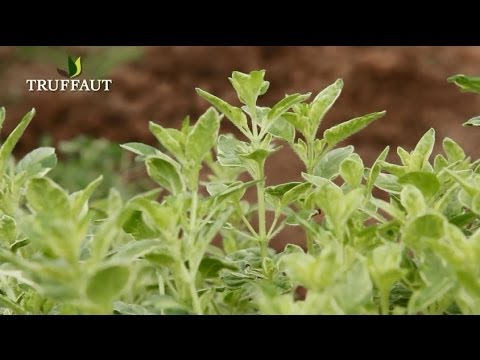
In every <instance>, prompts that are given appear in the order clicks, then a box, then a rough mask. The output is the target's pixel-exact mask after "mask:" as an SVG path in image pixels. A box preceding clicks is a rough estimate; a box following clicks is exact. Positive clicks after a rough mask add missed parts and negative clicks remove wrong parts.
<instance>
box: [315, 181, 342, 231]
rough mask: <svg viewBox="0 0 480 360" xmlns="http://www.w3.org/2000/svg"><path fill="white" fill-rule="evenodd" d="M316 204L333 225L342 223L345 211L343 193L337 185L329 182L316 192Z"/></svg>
mask: <svg viewBox="0 0 480 360" xmlns="http://www.w3.org/2000/svg"><path fill="white" fill-rule="evenodd" d="M315 203H316V204H317V206H318V207H319V208H320V209H322V210H323V211H324V212H325V214H326V215H327V216H328V217H329V218H330V220H331V221H332V222H333V223H337V222H339V221H342V219H341V216H342V215H343V212H344V210H345V204H344V202H343V192H342V189H340V188H339V187H338V186H337V185H335V184H334V183H332V182H328V183H326V184H325V185H323V186H322V187H321V188H319V189H318V190H317V191H316V192H315Z"/></svg>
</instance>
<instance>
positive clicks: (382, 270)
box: [369, 243, 404, 291]
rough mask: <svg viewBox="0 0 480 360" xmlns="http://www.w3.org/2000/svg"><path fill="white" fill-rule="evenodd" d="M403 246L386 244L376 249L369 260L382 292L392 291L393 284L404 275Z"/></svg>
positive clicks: (371, 270)
mask: <svg viewBox="0 0 480 360" xmlns="http://www.w3.org/2000/svg"><path fill="white" fill-rule="evenodd" d="M403 249H404V248H403V246H402V245H401V244H397V243H386V244H384V245H381V246H379V247H376V248H375V249H374V250H373V251H372V253H371V256H370V258H369V269H370V272H371V274H372V278H373V280H374V281H375V284H376V285H377V286H378V287H379V288H380V289H382V290H385V291H390V289H391V287H392V286H393V284H394V283H395V282H396V281H398V280H400V279H401V278H402V276H403V274H404V271H402V269H401V267H400V266H401V261H402V253H403Z"/></svg>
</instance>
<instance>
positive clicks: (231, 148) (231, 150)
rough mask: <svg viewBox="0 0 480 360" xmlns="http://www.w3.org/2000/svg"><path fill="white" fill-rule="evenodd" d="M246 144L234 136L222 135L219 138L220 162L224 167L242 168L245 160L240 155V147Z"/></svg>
mask: <svg viewBox="0 0 480 360" xmlns="http://www.w3.org/2000/svg"><path fill="white" fill-rule="evenodd" d="M242 144H244V143H242V142H241V141H239V140H237V139H235V138H234V137H233V136H232V135H230V136H227V135H220V136H219V137H218V144H217V152H218V162H219V163H220V165H222V166H232V167H242V166H243V165H244V160H243V159H241V158H240V157H239V155H238V149H239V147H240V146H241V145H242Z"/></svg>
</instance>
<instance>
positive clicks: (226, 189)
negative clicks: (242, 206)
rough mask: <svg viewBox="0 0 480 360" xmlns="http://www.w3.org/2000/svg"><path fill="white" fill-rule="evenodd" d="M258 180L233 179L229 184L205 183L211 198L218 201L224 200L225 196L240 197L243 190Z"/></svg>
mask: <svg viewBox="0 0 480 360" xmlns="http://www.w3.org/2000/svg"><path fill="white" fill-rule="evenodd" d="M258 182H259V180H251V181H247V182H242V181H235V182H233V183H230V184H223V183H222V184H218V183H217V184H215V183H210V184H207V191H208V193H209V194H210V195H211V196H212V198H213V199H214V200H215V201H216V202H217V203H218V202H222V201H224V200H225V199H226V198H227V197H230V196H234V195H235V199H238V200H239V199H240V198H241V197H242V196H243V194H244V193H245V190H246V189H247V188H249V187H250V186H252V185H255V184H257V183H258Z"/></svg>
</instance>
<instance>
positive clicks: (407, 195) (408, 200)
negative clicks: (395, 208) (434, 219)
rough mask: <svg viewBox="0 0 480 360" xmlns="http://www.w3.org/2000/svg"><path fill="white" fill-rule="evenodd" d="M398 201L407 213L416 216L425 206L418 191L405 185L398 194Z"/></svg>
mask: <svg viewBox="0 0 480 360" xmlns="http://www.w3.org/2000/svg"><path fill="white" fill-rule="evenodd" d="M400 201H401V203H402V206H403V207H404V208H405V209H406V210H407V213H408V214H410V215H413V216H417V215H419V214H421V213H423V212H424V211H425V210H426V208H427V205H426V204H425V199H424V198H423V195H422V193H421V192H420V190H419V189H417V188H416V187H414V186H412V185H406V186H405V187H404V188H403V190H402V191H401V193H400Z"/></svg>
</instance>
